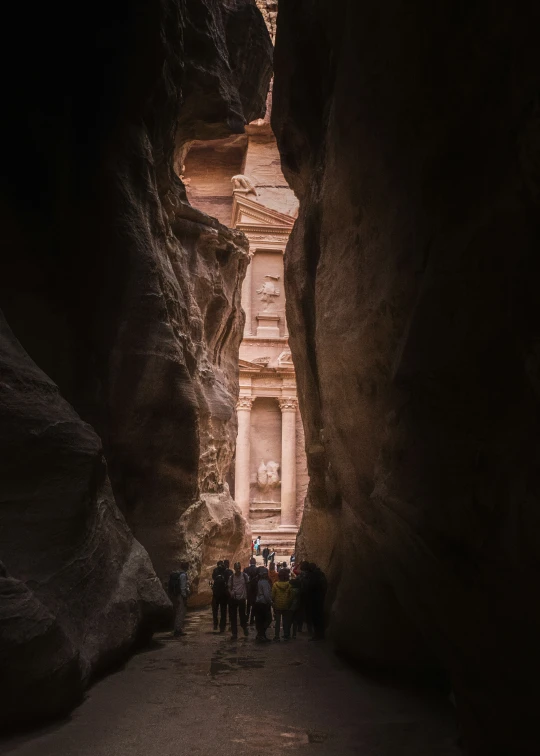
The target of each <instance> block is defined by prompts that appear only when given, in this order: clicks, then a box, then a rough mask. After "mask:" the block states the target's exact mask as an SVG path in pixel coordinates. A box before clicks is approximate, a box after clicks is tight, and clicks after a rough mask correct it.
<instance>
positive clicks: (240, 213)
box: [184, 100, 308, 554]
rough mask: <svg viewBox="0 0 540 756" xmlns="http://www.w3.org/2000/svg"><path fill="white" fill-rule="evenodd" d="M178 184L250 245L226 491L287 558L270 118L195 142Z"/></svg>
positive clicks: (289, 424) (286, 368) (278, 191)
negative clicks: (237, 132)
mask: <svg viewBox="0 0 540 756" xmlns="http://www.w3.org/2000/svg"><path fill="white" fill-rule="evenodd" d="M270 102H271V100H269V105H270ZM268 110H269V111H270V107H269V109H268ZM184 180H185V182H186V187H187V192H188V197H189V199H190V202H191V203H192V204H193V205H195V206H196V207H198V208H199V209H201V210H204V211H205V212H207V213H208V214H209V215H213V216H214V217H217V218H218V220H220V221H221V222H222V223H224V224H225V225H227V226H231V227H234V228H237V229H239V230H241V231H243V232H244V234H245V235H246V236H247V238H248V240H249V250H250V252H249V254H250V264H249V266H248V269H247V274H246V278H245V280H244V283H243V288H242V306H243V308H244V311H245V315H246V322H245V329H244V338H243V341H242V344H241V348H240V364H239V380H240V398H239V402H238V408H237V409H238V438H237V446H236V461H235V470H234V480H232V481H231V484H232V485H233V486H234V498H235V500H236V502H237V504H238V505H239V506H240V508H241V509H242V512H243V514H244V516H245V517H246V518H247V519H248V520H249V522H250V524H251V527H252V531H253V535H254V536H258V535H260V536H261V538H262V542H263V544H265V543H266V544H269V545H272V546H274V547H275V548H276V550H277V553H278V554H289V553H291V551H292V549H293V548H294V542H295V539H296V533H297V531H298V526H299V523H300V519H301V516H302V510H303V505H304V499H305V495H306V490H307V483H308V476H307V464H306V457H305V448H304V433H303V428H302V422H301V419H300V413H299V410H298V397H297V387H296V377H295V371H294V365H293V363H292V359H291V353H290V350H289V343H288V329H287V321H286V316H285V289H284V282H283V255H284V252H285V247H286V244H287V240H288V238H289V234H290V232H291V230H292V227H293V224H294V220H295V218H296V214H297V210H298V202H297V200H296V197H295V196H294V193H293V192H292V191H291V189H290V188H289V186H288V185H287V183H286V181H285V178H284V177H283V174H282V172H281V167H280V159H279V153H278V150H277V146H276V142H275V138H274V135H273V133H272V130H271V127H270V123H269V115H267V117H266V118H265V119H260V120H258V121H255V122H254V123H251V124H249V126H247V128H246V134H243V135H239V136H235V137H231V138H229V139H221V140H215V141H213V142H195V143H194V144H193V145H192V146H191V149H190V151H189V153H188V155H187V157H186V160H185V166H184Z"/></svg>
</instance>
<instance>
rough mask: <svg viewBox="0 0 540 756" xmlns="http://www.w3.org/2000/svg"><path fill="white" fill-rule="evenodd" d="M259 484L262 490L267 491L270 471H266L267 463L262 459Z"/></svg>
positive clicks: (258, 477)
mask: <svg viewBox="0 0 540 756" xmlns="http://www.w3.org/2000/svg"><path fill="white" fill-rule="evenodd" d="M257 486H258V487H259V488H260V489H261V491H266V489H267V486H268V472H267V471H266V465H265V464H264V462H263V460H262V459H261V464H260V465H259V469H258V470H257Z"/></svg>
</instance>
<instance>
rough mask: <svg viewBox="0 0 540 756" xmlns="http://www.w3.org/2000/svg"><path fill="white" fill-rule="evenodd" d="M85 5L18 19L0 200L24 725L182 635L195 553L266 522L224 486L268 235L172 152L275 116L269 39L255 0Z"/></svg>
mask: <svg viewBox="0 0 540 756" xmlns="http://www.w3.org/2000/svg"><path fill="white" fill-rule="evenodd" d="M34 6H35V7H34ZM71 12H72V9H71V7H70V6H67V4H65V5H64V4H62V3H59V4H56V5H53V6H50V5H49V6H47V7H45V6H43V5H39V4H37V3H36V4H34V3H31V4H30V7H29V6H25V8H24V9H23V8H22V7H16V6H13V7H11V8H10V10H9V14H8V16H9V18H7V19H6V28H14V29H23V28H24V29H25V50H26V52H25V56H26V58H25V64H26V67H25V68H24V69H23V68H22V67H21V68H16V69H12V75H11V78H10V80H9V82H7V85H6V87H5V90H4V105H5V107H6V109H7V110H8V111H9V112H10V114H11V115H10V118H7V119H4V120H3V123H2V128H3V143H4V144H5V145H9V150H7V153H6V158H5V161H4V166H3V171H2V179H1V196H0V217H1V221H2V230H3V239H4V245H3V250H2V252H3V254H2V259H1V262H0V266H1V267H0V304H1V306H2V309H3V311H4V315H5V317H6V320H7V323H9V326H8V325H7V324H5V323H3V325H2V328H1V329H0V428H1V431H0V439H1V441H0V452H1V453H0V459H1V460H2V461H1V463H0V465H1V468H2V469H1V472H2V475H0V518H1V521H2V528H1V533H0V544H1V550H0V559H1V560H2V562H3V564H4V566H3V567H2V570H1V572H0V588H1V590H2V608H1V610H0V676H1V678H2V681H3V682H4V681H5V680H7V684H3V685H2V699H1V706H0V710H1V712H2V717H3V718H4V717H5V719H6V720H9V721H10V723H15V722H17V721H20V720H22V719H24V718H26V719H28V720H31V721H35V720H36V719H37V718H39V717H41V716H48V715H50V714H54V713H59V712H62V711H65V710H67V709H68V708H70V707H71V706H73V705H74V704H75V703H76V701H77V700H78V697H80V695H81V691H82V690H83V688H84V685H85V684H86V683H87V681H88V680H89V679H90V678H91V676H92V675H93V674H94V673H96V672H97V671H99V670H101V669H104V668H105V667H106V665H108V664H110V663H111V662H114V661H115V660H117V659H118V658H120V657H121V656H122V655H123V654H124V653H125V652H126V651H127V650H129V648H131V647H132V646H133V644H134V643H136V642H137V641H138V640H140V639H142V638H145V637H148V636H149V635H150V634H151V633H152V632H153V631H154V630H155V629H156V628H158V627H160V626H162V624H163V622H164V621H165V620H166V619H167V618H168V616H169V612H170V604H169V601H168V599H167V597H166V596H165V594H164V592H163V590H162V588H161V586H160V580H161V579H164V578H165V577H166V575H167V574H168V572H169V570H170V568H171V567H173V566H176V565H177V560H178V558H179V557H181V556H184V557H188V558H191V559H192V560H193V562H194V565H195V567H199V568H201V565H204V560H205V558H206V557H207V558H210V557H211V558H212V559H213V558H214V553H213V552H212V549H217V550H219V545H220V544H222V545H223V547H224V548H227V549H229V548H231V549H232V548H234V549H235V550H236V552H237V553H242V550H243V549H245V548H246V546H247V538H248V536H249V534H247V533H246V523H245V521H244V520H243V519H242V517H241V515H240V513H239V510H238V509H237V507H236V505H235V504H234V502H233V501H232V500H231V498H230V495H229V493H228V487H227V485H226V482H225V479H226V476H227V474H228V470H229V466H230V463H231V459H232V455H233V450H234V437H235V417H234V406H235V401H236V396H237V392H238V387H237V378H236V373H237V364H238V346H239V342H240V338H241V332H242V327H243V315H242V312H241V308H240V287H241V281H242V278H243V275H244V272H245V268H246V264H247V245H246V241H245V239H244V237H243V236H242V235H241V234H239V233H236V232H232V231H229V230H228V229H226V228H224V227H223V226H221V225H220V224H219V223H218V222H217V221H215V220H213V219H210V218H208V216H206V215H205V214H204V213H202V212H200V211H197V210H195V209H193V208H191V207H190V206H189V204H188V203H187V201H186V197H185V191H184V187H183V185H182V183H181V181H180V180H179V179H178V178H177V177H176V175H175V172H174V170H173V165H174V164H175V162H176V163H178V162H179V161H180V162H181V158H182V153H183V150H184V146H185V145H186V144H187V143H188V142H189V140H191V139H194V138H198V139H201V138H220V137H223V136H227V135H229V134H231V133H241V132H242V131H243V129H244V124H245V123H246V122H249V121H251V120H253V119H254V118H258V117H262V116H264V108H265V100H266V96H267V91H268V85H269V80H270V75H271V53H272V50H271V42H270V39H269V35H268V32H267V30H266V27H265V25H264V22H263V19H262V18H261V16H260V13H259V11H258V9H257V7H256V4H255V2H254V0H253V1H252V0H228V2H226V3H221V2H218V1H217V0H212V1H211V2H209V1H208V0H204V1H203V0H152V1H151V2H145V3H139V2H136V3H121V6H120V7H116V9H115V13H114V14H113V13H112V10H111V7H110V4H107V3H105V2H102V1H101V0H98V2H97V3H93V4H92V7H91V8H90V9H89V10H88V13H87V15H86V18H85V23H84V25H82V26H81V27H80V28H79V29H78V31H77V34H75V33H74V34H73V35H71V36H70V35H69V34H66V33H65V28H66V24H65V21H66V18H67V14H69V13H71ZM23 70H32V92H31V95H30V94H29V92H28V88H27V85H26V82H25V81H24V80H23ZM108 476H109V477H110V484H109V477H108ZM120 510H121V511H122V512H123V513H124V515H125V518H126V519H125V520H124V517H123V515H122V514H121V513H120ZM126 520H127V523H128V525H129V526H130V527H131V531H130V530H129V529H128V525H126ZM209 521H211V524H208V523H209ZM193 527H196V528H198V529H200V530H201V531H203V533H202V535H201V533H197V534H196V537H193V533H192V532H191V531H190V529H191V528H193ZM133 534H134V535H135V537H136V538H137V539H138V541H137V540H135V539H134V537H133ZM139 541H140V543H139ZM140 544H142V546H141V545H140ZM143 547H145V548H146V549H147V551H148V553H147V552H146V551H145V548H143ZM148 554H149V556H148ZM205 555H206V556H205ZM149 557H150V558H149ZM150 559H151V560H152V563H153V565H154V568H155V570H156V572H157V575H158V576H159V579H158V577H156V574H155V572H154V571H153V569H152V564H151V562H150ZM193 578H194V580H195V581H196V578H197V575H196V574H195V573H194V575H193Z"/></svg>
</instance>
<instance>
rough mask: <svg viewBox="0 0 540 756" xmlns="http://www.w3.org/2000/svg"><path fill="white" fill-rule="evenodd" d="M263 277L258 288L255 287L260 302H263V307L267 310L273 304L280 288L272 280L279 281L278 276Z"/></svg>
mask: <svg viewBox="0 0 540 756" xmlns="http://www.w3.org/2000/svg"><path fill="white" fill-rule="evenodd" d="M265 279H266V280H265V281H264V282H263V283H262V285H261V287H260V289H257V294H258V295H259V299H260V300H261V302H264V303H265V307H264V309H265V310H268V309H270V308H271V307H272V306H273V305H274V303H275V300H276V299H277V297H279V295H280V290H279V289H278V287H277V286H276V284H275V283H274V281H279V276H271V275H267V276H265Z"/></svg>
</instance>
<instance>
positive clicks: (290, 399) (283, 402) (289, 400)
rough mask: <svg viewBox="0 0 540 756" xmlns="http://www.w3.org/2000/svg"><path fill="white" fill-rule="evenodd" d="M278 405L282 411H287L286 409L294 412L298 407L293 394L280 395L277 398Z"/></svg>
mask: <svg viewBox="0 0 540 756" xmlns="http://www.w3.org/2000/svg"><path fill="white" fill-rule="evenodd" d="M279 406H280V407H281V411H282V412H287V411H288V410H291V411H292V412H296V410H297V409H298V399H297V398H296V397H294V396H282V397H281V399H280V400H279Z"/></svg>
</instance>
